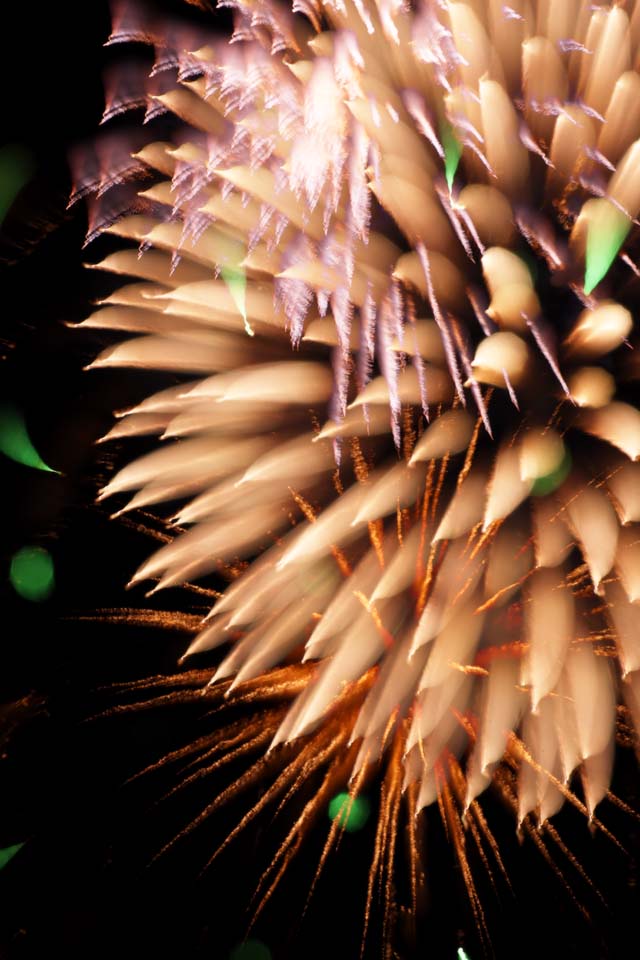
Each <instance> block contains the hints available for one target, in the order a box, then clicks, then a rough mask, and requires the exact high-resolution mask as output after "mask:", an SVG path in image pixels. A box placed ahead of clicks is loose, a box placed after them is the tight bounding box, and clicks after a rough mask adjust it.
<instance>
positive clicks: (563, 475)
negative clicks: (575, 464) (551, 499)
mask: <svg viewBox="0 0 640 960" xmlns="http://www.w3.org/2000/svg"><path fill="white" fill-rule="evenodd" d="M570 470H571V454H570V453H569V451H568V450H565V454H564V457H563V458H562V460H561V461H560V463H559V464H558V466H557V467H556V469H555V470H552V471H551V473H547V474H546V476H544V477H538V478H537V479H536V480H535V481H534V483H533V486H532V487H531V496H533V497H546V496H547V494H549V493H553V491H554V490H557V489H558V487H560V486H561V485H562V484H563V483H564V481H565V480H566V479H567V477H568V476H569V471H570Z"/></svg>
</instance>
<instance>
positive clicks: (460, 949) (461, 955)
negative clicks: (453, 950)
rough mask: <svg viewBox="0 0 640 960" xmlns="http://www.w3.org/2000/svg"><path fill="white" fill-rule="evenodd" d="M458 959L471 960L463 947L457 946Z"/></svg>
mask: <svg viewBox="0 0 640 960" xmlns="http://www.w3.org/2000/svg"><path fill="white" fill-rule="evenodd" d="M458 960H471V958H470V956H469V954H468V953H467V951H466V950H465V949H464V947H458Z"/></svg>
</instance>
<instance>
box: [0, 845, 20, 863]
mask: <svg viewBox="0 0 640 960" xmlns="http://www.w3.org/2000/svg"><path fill="white" fill-rule="evenodd" d="M23 847H24V843H14V844H13V846H12V847H5V848H4V850H0V870H2V868H3V867H6V865H7V864H8V863H9V861H10V860H13V858H14V857H15V855H16V853H17V852H18V850H22V848H23Z"/></svg>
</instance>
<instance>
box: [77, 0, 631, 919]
mask: <svg viewBox="0 0 640 960" xmlns="http://www.w3.org/2000/svg"><path fill="white" fill-rule="evenodd" d="M225 6H230V7H232V9H233V16H234V32H233V36H232V42H228V41H227V40H221V39H219V38H218V37H216V36H203V35H202V34H201V33H200V34H198V33H197V32H196V31H190V30H188V29H186V28H184V27H171V26H167V25H159V24H158V23H156V22H154V21H153V19H149V18H147V19H140V18H139V17H138V16H137V15H136V14H135V13H132V12H131V11H129V10H128V9H127V8H121V9H119V10H118V12H117V15H116V17H115V22H114V29H113V34H112V36H111V38H110V43H113V44H116V43H124V42H127V43H129V42H144V43H150V44H152V45H153V46H154V48H155V54H156V59H155V64H154V67H153V69H152V71H151V74H150V76H149V77H145V78H144V79H145V83H144V85H142V86H141V85H140V83H139V81H140V79H141V71H140V70H138V69H137V68H132V69H129V70H126V69H124V68H121V69H120V70H119V71H118V72H117V73H116V74H115V75H114V76H113V78H111V80H110V82H109V84H108V102H107V109H106V113H105V116H106V118H107V119H108V118H111V117H112V116H115V115H117V114H120V113H123V112H125V111H126V110H128V109H130V108H135V109H139V108H141V107H142V108H144V109H145V110H146V120H148V121H150V122H149V125H148V126H147V127H146V128H145V129H146V132H147V134H148V135H147V136H145V137H142V136H140V139H139V140H138V142H137V143H136V146H135V151H134V152H133V154H132V153H131V149H130V148H129V146H128V145H127V144H126V142H125V141H124V140H123V139H122V138H121V137H118V136H112V137H110V138H107V139H105V140H104V141H102V142H101V144H99V146H98V148H97V149H96V153H95V156H93V157H92V158H91V160H90V162H88V161H87V158H86V155H85V157H84V160H83V162H82V165H81V167H82V168H81V169H80V170H79V173H78V177H77V186H76V191H75V196H76V197H85V196H88V197H90V203H91V206H90V211H91V214H90V230H89V237H90V238H92V237H94V236H96V235H97V234H99V233H101V232H107V233H110V234H114V235H115V236H117V237H120V238H123V239H124V240H125V241H127V243H126V245H123V247H122V248H121V249H119V250H118V251H117V252H114V253H111V254H110V255H109V256H107V258H106V259H105V260H103V261H102V262H101V263H98V264H94V266H95V267H97V268H99V269H100V270H104V271H108V272H110V273H112V274H116V275H122V276H124V277H126V278H128V280H127V281H126V282H124V283H123V285H120V286H117V288H116V289H115V292H113V293H111V294H110V295H109V296H108V297H107V298H106V299H105V300H103V301H101V303H100V305H99V309H98V310H97V312H95V313H94V314H93V315H92V316H91V317H90V318H89V319H88V320H86V321H85V323H84V324H83V325H84V326H86V327H94V328H101V329H103V330H110V331H115V332H126V333H128V334H132V336H131V337H130V338H129V339H126V340H124V341H122V342H118V343H117V344H116V345H112V346H109V347H108V348H107V349H106V350H105V351H104V352H103V353H101V354H100V356H99V357H98V358H97V359H96V360H95V361H94V363H93V364H92V366H93V367H138V368H143V369H145V370H163V371H170V372H172V373H174V374H179V375H180V382H178V383H176V382H175V380H174V381H173V385H172V386H170V387H169V388H168V389H165V390H163V391H162V392H160V393H156V394H154V395H153V396H150V397H149V398H148V399H145V400H144V401H143V402H141V403H140V404H138V405H137V406H135V407H134V408H133V409H130V410H127V411H125V412H124V413H123V414H122V415H121V416H120V418H119V420H118V422H117V424H116V426H115V427H114V428H113V429H112V430H111V431H110V433H109V434H108V435H107V437H105V438H104V439H105V440H114V439H116V438H125V437H132V436H150V435H153V436H157V437H159V438H160V440H161V441H162V442H161V443H160V444H159V445H158V449H156V450H153V452H151V453H148V454H147V455H145V456H143V457H141V458H139V459H137V460H135V461H134V462H133V463H130V464H129V465H127V466H125V467H124V468H123V469H121V470H120V471H119V472H118V473H117V474H116V475H115V476H114V477H113V479H111V480H110V482H109V483H108V484H107V485H106V487H105V488H104V489H103V491H102V494H101V496H102V497H109V496H112V495H121V494H123V493H132V494H133V495H132V497H131V499H130V500H129V501H128V502H127V503H126V504H125V505H123V506H122V507H121V509H120V510H119V513H123V512H124V511H127V510H132V509H135V508H140V507H149V506H152V505H157V504H162V503H168V502H177V503H178V504H179V506H177V507H176V511H175V512H174V513H173V516H172V518H171V519H172V522H173V524H174V527H175V536H174V537H173V538H172V539H171V541H170V542H168V543H166V544H165V545H164V546H162V548H161V549H159V550H158V551H157V552H156V553H155V554H153V556H151V557H150V559H149V560H148V561H147V562H146V563H144V564H143V566H142V567H141V568H140V569H139V570H138V571H137V572H136V573H135V575H134V577H133V579H132V584H136V583H140V582H143V581H148V580H152V581H155V586H154V587H153V591H157V590H159V589H162V588H165V587H169V586H177V585H181V584H185V583H187V582H189V581H192V580H194V579H197V578H199V577H203V576H205V575H208V574H212V573H219V574H220V573H222V574H223V575H225V576H227V577H228V579H229V581H230V584H229V586H228V588H227V589H226V590H225V591H224V593H223V594H222V595H221V596H220V597H219V598H218V599H217V600H216V602H215V604H214V606H213V608H212V610H211V612H210V614H209V615H208V616H207V617H206V619H205V622H204V624H203V625H202V627H201V628H200V629H199V630H198V631H197V634H196V636H195V638H194V640H193V642H192V643H191V645H190V646H189V649H188V650H187V655H192V654H196V653H202V652H205V651H208V650H212V649H213V648H216V647H219V646H221V645H223V644H224V645H229V649H228V652H226V655H224V656H223V658H222V659H221V662H220V663H219V665H218V667H217V669H216V670H215V673H214V674H213V677H211V678H210V680H211V683H212V684H214V685H215V686H214V687H213V691H219V690H224V692H225V695H228V694H229V693H230V692H231V691H234V690H236V689H237V690H238V695H239V696H242V695H243V693H242V692H243V691H250V690H251V689H253V687H252V685H254V686H255V685H256V684H257V683H258V684H260V683H262V684H266V687H265V689H269V685H270V684H276V686H277V684H278V683H279V682H283V683H284V682H285V681H284V680H279V679H275V680H271V679H269V677H268V676H267V675H268V672H269V671H271V670H273V669H274V668H276V667H278V665H280V664H282V663H283V662H286V663H289V662H291V661H296V660H302V661H303V664H304V665H303V666H290V667H284V668H283V669H284V671H285V673H284V674H281V673H278V672H276V674H274V676H275V677H276V678H281V677H283V676H286V677H288V678H289V679H288V680H287V681H286V682H287V683H289V684H290V690H289V692H290V693H291V696H289V697H288V703H287V709H286V710H285V711H280V712H279V713H278V714H277V720H278V722H277V723H274V718H275V717H276V714H270V715H269V723H268V724H266V725H265V726H263V727H261V728H260V729H259V730H258V729H255V730H254V728H253V727H252V726H250V727H248V728H247V730H246V731H245V737H246V739H247V742H248V741H249V740H251V738H252V737H254V736H259V738H260V745H261V747H262V748H264V749H265V750H266V749H267V748H269V749H270V750H272V751H273V750H275V749H276V748H277V749H279V750H280V751H284V752H286V751H289V750H290V748H291V745H292V744H294V745H295V744H297V745H298V750H297V752H296V754H295V756H296V759H295V761H291V763H290V764H289V765H288V766H287V768H286V769H287V771H288V772H286V774H284V775H283V776H284V777H285V779H284V780H283V781H282V783H281V787H282V789H283V790H284V789H285V787H286V789H289V788H290V787H291V785H292V784H294V783H295V782H297V780H298V778H299V777H301V776H302V775H303V774H304V773H305V771H307V772H308V770H309V769H310V768H309V767H308V766H307V765H308V764H313V763H316V762H321V761H320V758H322V762H326V763H327V764H329V766H330V768H331V774H330V775H329V774H327V781H326V783H327V784H330V783H331V784H333V783H334V781H335V780H336V779H339V778H338V777H337V774H336V770H335V769H334V767H333V766H332V764H333V763H334V761H335V764H337V765H338V766H339V767H340V777H342V778H343V780H346V781H349V782H350V783H351V784H352V794H353V795H355V793H357V791H358V789H359V786H358V785H359V783H360V782H361V780H362V778H363V777H364V776H365V775H366V771H367V770H368V769H369V768H370V766H371V764H373V763H375V762H376V761H377V760H378V759H379V758H380V757H382V756H384V757H385V758H386V764H387V765H386V767H385V769H386V770H387V773H386V775H385V780H384V787H383V794H384V796H385V797H386V800H385V804H386V805H383V807H382V809H381V814H380V826H379V831H378V839H377V842H376V851H375V858H374V860H375V862H374V868H373V872H372V877H373V876H374V875H375V873H376V870H378V871H379V870H380V869H382V868H383V867H384V869H385V870H390V871H391V870H392V869H393V846H394V840H393V832H394V829H395V827H394V826H393V825H394V824H397V817H398V805H399V803H400V798H401V797H402V796H403V795H404V796H406V797H407V798H408V802H409V805H410V808H411V811H412V813H417V812H419V811H420V810H421V809H422V808H424V807H426V806H428V805H430V804H432V803H435V802H437V803H438V804H439V805H440V808H441V811H442V814H443V817H444V819H445V821H446V822H447V824H448V826H449V832H450V836H451V838H452V841H453V843H454V846H455V848H456V851H457V853H458V856H459V858H460V862H461V863H462V865H463V872H464V877H465V882H466V884H467V888H468V891H469V894H470V897H471V900H472V903H473V904H474V909H475V910H476V915H477V917H478V920H479V922H480V923H481V922H482V911H481V907H480V904H479V901H478V899H477V895H476V892H475V888H474V883H473V878H472V877H471V874H470V871H469V868H468V863H467V857H466V853H465V843H466V842H467V837H468V836H471V837H472V839H473V840H474V842H476V843H477V844H478V845H479V846H480V847H483V845H484V846H488V847H489V848H491V849H492V850H493V854H494V855H495V856H496V857H498V862H499V856H498V854H497V851H496V850H495V844H494V843H493V839H492V835H491V833H490V831H489V828H488V826H487V825H486V822H485V821H484V819H483V817H482V813H481V810H480V808H479V806H478V804H477V802H476V798H477V797H478V796H479V795H480V794H481V792H482V791H483V790H484V789H485V788H486V787H487V786H489V784H491V783H493V784H494V785H495V786H497V788H498V789H499V791H500V792H501V793H502V795H503V797H504V798H505V799H506V800H507V801H508V803H509V805H510V806H511V807H512V808H513V810H514V813H515V816H516V820H517V822H518V824H519V825H520V826H521V827H522V828H523V829H525V830H528V831H530V832H531V834H532V835H533V836H535V837H537V838H538V840H537V841H536V842H538V841H539V842H542V841H541V840H540V835H539V834H538V833H537V832H536V831H535V830H534V827H535V826H536V825H537V824H546V825H547V826H546V829H547V830H548V831H552V832H553V827H552V826H551V825H549V824H548V823H547V821H548V819H549V817H551V816H552V815H553V814H554V813H556V812H557V811H558V810H559V808H560V807H561V805H562V804H563V803H564V802H565V801H570V802H571V803H573V804H575V805H576V806H578V807H579V808H580V809H581V810H583V811H584V812H585V814H586V815H587V816H588V817H589V818H591V819H594V811H595V809H596V807H597V805H598V803H599V802H600V801H601V800H602V798H603V797H604V796H605V795H606V794H607V792H608V789H609V782H610V776H611V769H612V763H613V754H614V741H615V726H616V711H617V709H618V711H619V709H620V707H621V705H622V704H625V705H626V708H625V710H626V713H625V716H626V715H629V716H631V717H632V718H633V720H634V722H635V723H636V724H640V643H639V641H638V635H639V630H640V607H638V600H639V599H640V553H639V552H638V551H639V547H638V535H637V530H638V528H637V523H638V522H640V495H639V493H638V490H639V489H640V487H639V482H640V464H638V463H637V462H636V461H637V460H638V458H640V412H639V411H638V409H637V408H636V406H635V405H634V403H633V395H634V390H635V381H636V379H637V377H638V371H639V370H640V368H639V367H638V362H637V355H636V354H635V346H636V345H637V344H636V341H635V335H636V331H635V326H636V323H635V309H636V305H637V300H638V277H639V275H640V273H639V269H638V267H637V266H636V263H635V255H636V252H637V230H636V228H637V225H638V224H637V219H636V218H637V216H638V212H639V211H640V174H639V169H640V167H639V162H640V140H638V139H637V138H638V137H639V136H640V106H639V105H640V78H639V76H638V73H637V72H636V67H637V63H638V56H639V55H640V4H636V3H633V2H631V3H626V4H619V5H616V6H613V7H611V8H609V7H604V6H593V5H591V4H587V3H583V2H579V0H567V2H564V3H563V4H561V5H559V4H555V3H553V2H551V0H539V2H527V0H514V2H513V4H512V5H510V6H508V5H505V4H503V3H502V2H500V0H491V2H488V3H479V2H469V3H443V2H435V0H422V2H421V3H415V4H411V5H409V4H404V3H400V2H397V0H376V2H375V3H374V2H372V0H371V2H370V0H354V2H351V0H326V2H321V0H301V2H297V0H296V2H295V3H294V5H293V9H292V10H291V9H289V8H288V7H287V6H286V5H284V4H276V3H272V2H266V0H265V2H262V0H260V2H244V0H234V2H232V3H229V4H225ZM144 72H145V73H148V71H144ZM169 118H171V119H169ZM154 124H155V125H156V126H158V127H159V128H160V129H161V130H162V131H163V134H162V136H163V139H161V140H159V139H155V138H154V134H153V130H154ZM167 131H170V132H169V134H167ZM91 198H92V199H91ZM287 671H289V673H287ZM198 676H200V675H198ZM222 682H224V686H220V685H218V684H219V683H222ZM288 689H289V688H288ZM215 695H216V696H217V695H218V694H217V693H216V694H215ZM267 730H268V735H267V734H266V732H265V731H267ZM283 755H284V754H283ZM287 755H289V754H287ZM332 758H333V759H332ZM578 774H579V779H580V780H581V788H579V789H578V793H576V792H575V790H576V783H577V781H578V777H577V775H578ZM287 778H288V779H287ZM322 796H324V793H322ZM410 819H412V818H410ZM594 822H597V821H594ZM556 836H557V835H556ZM554 839H555V836H554ZM293 842H294V837H293V835H292V838H291V843H292V844H293ZM558 842H561V841H559V839H558ZM414 846H415V843H414ZM288 855H289V852H288V848H285V849H283V853H282V861H283V862H286V860H287V857H288ZM277 869H278V867H277V866H274V870H276V871H277ZM371 884H372V885H373V880H372V881H371ZM370 896H371V891H370Z"/></svg>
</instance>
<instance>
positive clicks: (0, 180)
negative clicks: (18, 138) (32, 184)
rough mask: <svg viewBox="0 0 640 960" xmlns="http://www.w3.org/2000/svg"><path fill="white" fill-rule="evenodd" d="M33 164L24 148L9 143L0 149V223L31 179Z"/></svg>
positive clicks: (31, 158)
mask: <svg viewBox="0 0 640 960" xmlns="http://www.w3.org/2000/svg"><path fill="white" fill-rule="evenodd" d="M33 169H34V162H33V157H32V156H31V153H30V152H29V151H28V150H27V148H26V147H21V146H20V145H19V144H16V143H9V144H7V146H5V147H2V148H1V149H0V223H1V222H2V221H3V220H4V218H5V216H6V214H7V211H8V210H9V207H10V206H11V204H12V203H13V201H14V199H15V198H16V196H17V195H18V194H19V193H20V191H21V190H22V188H23V186H24V185H25V183H26V182H27V181H28V180H30V179H31V175H32V173H33Z"/></svg>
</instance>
